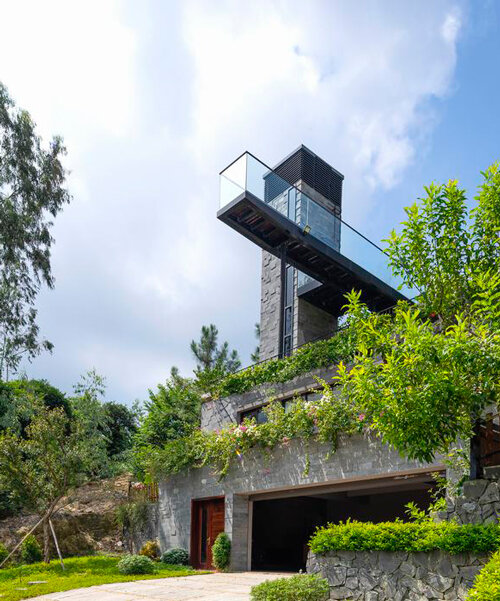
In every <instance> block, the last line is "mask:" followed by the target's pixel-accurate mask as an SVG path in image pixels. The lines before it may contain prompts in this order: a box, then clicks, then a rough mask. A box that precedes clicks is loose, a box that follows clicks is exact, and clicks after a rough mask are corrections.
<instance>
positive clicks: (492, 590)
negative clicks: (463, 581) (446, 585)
mask: <svg viewBox="0 0 500 601" xmlns="http://www.w3.org/2000/svg"><path fill="white" fill-rule="evenodd" d="M498 599H500V552H497V553H495V554H494V555H493V556H492V558H491V559H490V561H489V562H488V563H487V564H486V565H485V566H484V568H483V569H482V570H481V572H479V574H478V576H477V577H476V580H475V582H474V586H473V587H472V588H471V589H470V591H469V594H468V596H467V601H498Z"/></svg>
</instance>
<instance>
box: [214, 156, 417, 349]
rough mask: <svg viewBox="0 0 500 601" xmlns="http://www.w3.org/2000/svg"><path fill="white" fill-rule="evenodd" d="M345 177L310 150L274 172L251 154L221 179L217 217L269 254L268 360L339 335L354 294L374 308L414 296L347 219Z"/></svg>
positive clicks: (265, 297) (264, 314)
mask: <svg viewBox="0 0 500 601" xmlns="http://www.w3.org/2000/svg"><path fill="white" fill-rule="evenodd" d="M343 180H344V176H343V175H342V174H341V173H339V172H338V171H337V170H336V169H334V168H333V167H331V166H330V165H329V164H328V163H326V162H325V161H324V160H322V159H321V158H320V157H318V156H317V155H316V154H314V153H313V152H312V151H311V150H309V149H308V148H306V147H305V146H300V147H299V148H298V149H297V150H295V151H294V152H293V153H292V154H290V155H289V156H287V157H286V158H285V159H283V160H282V161H280V162H279V163H278V164H277V165H276V166H275V167H274V169H272V168H270V167H268V166H267V165H266V164H265V163H263V162H262V161H260V160H259V159H257V158H256V157H255V156H254V155H252V154H250V153H249V152H245V153H243V154H242V155H241V156H240V157H239V158H238V159H236V160H235V161H234V162H233V163H231V164H230V165H229V166H228V167H226V169H224V170H223V171H222V172H221V174H220V209H219V211H218V213H217V217H218V218H219V219H220V220H221V221H223V222H224V223H226V224H227V225H229V226H230V227H232V228H233V229H235V230H236V231H237V232H239V233H240V234H242V235H243V236H245V237H246V238H248V239H249V240H251V241H252V242H254V243H255V244H257V245H258V246H259V247H260V248H262V250H263V263H262V298H261V359H267V358H269V357H272V356H283V355H289V354H290V353H291V352H292V350H293V349H294V348H296V347H297V346H300V345H301V344H304V343H306V342H309V341H311V340H315V339H318V338H322V337H326V336H328V335H331V333H333V331H334V330H335V328H336V325H337V319H338V317H339V316H340V315H341V313H342V307H343V305H344V304H345V294H346V293H347V292H349V291H350V290H352V289H356V290H359V291H361V299H362V301H363V302H365V303H366V304H367V305H368V307H370V308H371V309H372V310H374V311H381V310H385V309H388V308H390V307H392V306H394V305H395V304H396V303H397V302H398V301H399V300H404V299H407V298H410V297H411V296H412V291H410V290H406V289H404V288H403V289H402V290H401V291H400V290H399V289H398V288H399V287H400V285H401V281H399V280H398V279H397V278H395V277H394V275H393V274H392V272H391V270H390V268H389V265H388V257H387V255H386V254H385V253H384V251H383V250H382V249H381V248H380V247H379V246H377V245H376V244H374V243H373V242H371V241H370V240H369V239H368V238H366V237H365V236H363V235H362V234H361V233H359V232H358V231H357V230H355V229H354V228H353V227H352V226H350V225H349V224H348V223H346V222H345V221H343V220H342V183H343Z"/></svg>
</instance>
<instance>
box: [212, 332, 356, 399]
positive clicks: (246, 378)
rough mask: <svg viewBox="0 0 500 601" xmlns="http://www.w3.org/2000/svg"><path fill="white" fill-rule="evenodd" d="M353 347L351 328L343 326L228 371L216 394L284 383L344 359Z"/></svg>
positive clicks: (347, 359)
mask: <svg viewBox="0 0 500 601" xmlns="http://www.w3.org/2000/svg"><path fill="white" fill-rule="evenodd" d="M355 347H356V339H355V333H354V330H351V329H350V328H345V329H344V330H342V331H340V332H337V334H335V336H333V337H332V338H329V339H328V340H318V341H316V342H311V343H309V344H305V345H304V346H301V347H300V348H299V349H297V350H296V351H295V353H294V354H293V355H291V356H290V357H285V358H283V359H271V360H269V361H264V362H262V363H257V364H256V365H253V366H251V367H248V368H247V369H244V370H241V371H239V372H236V373H234V374H229V375H228V376H227V377H226V378H224V380H222V382H221V383H220V385H219V387H218V390H217V391H216V396H219V397H225V396H228V395H230V394H241V393H242V392H246V391H247V390H250V389H251V388H253V387H254V386H258V385H259V384H265V383H268V382H272V383H275V382H287V381H288V380H291V379H292V378H295V377H296V376H299V375H301V374H303V373H306V372H309V371H311V370H313V369H318V368H320V367H328V366H330V365H333V364H335V363H338V362H339V361H341V360H342V361H344V362H347V361H349V360H350V359H351V358H352V357H353V355H354V350H355Z"/></svg>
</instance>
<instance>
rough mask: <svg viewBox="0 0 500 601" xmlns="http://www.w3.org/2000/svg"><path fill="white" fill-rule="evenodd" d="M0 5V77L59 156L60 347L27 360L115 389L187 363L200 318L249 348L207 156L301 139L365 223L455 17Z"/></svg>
mask: <svg viewBox="0 0 500 601" xmlns="http://www.w3.org/2000/svg"><path fill="white" fill-rule="evenodd" d="M0 17H1V20H2V36H0V80H2V81H3V82H4V83H6V84H7V85H8V87H9V89H10V91H11V93H12V95H13V96H14V98H15V99H16V101H17V102H18V103H19V104H20V105H21V106H24V107H26V108H27V109H29V110H30V111H31V112H32V114H33V116H34V118H35V120H36V121H37V122H38V123H39V124H40V127H41V131H42V133H43V134H44V135H45V136H47V135H48V134H52V133H61V134H63V135H64V137H65V140H66V143H67V146H68V150H69V155H68V165H69V166H70V168H71V169H72V176H71V180H70V183H71V189H72V192H73V195H74V201H73V202H72V204H71V205H70V206H69V207H68V208H67V209H66V210H65V211H64V213H63V214H62V215H61V216H60V217H58V219H57V223H56V229H55V237H56V240H57V244H56V247H55V249H54V254H53V259H54V260H53V264H54V270H55V275H56V289H55V291H54V292H50V293H47V294H44V295H43V296H42V297H41V298H40V320H41V325H42V331H43V333H44V334H45V335H47V336H48V337H49V338H50V339H51V340H52V341H53V342H54V343H55V354H54V355H53V356H52V357H51V356H48V355H44V356H42V357H41V358H40V359H38V360H37V361H36V362H35V363H34V365H33V366H31V367H28V371H29V373H30V374H33V375H38V376H43V377H47V378H49V379H50V380H52V381H53V382H54V383H55V384H56V385H59V386H62V387H63V388H65V389H67V390H69V389H70V387H71V384H72V383H74V382H75V381H76V380H77V378H78V375H79V374H80V373H81V372H83V371H84V370H85V369H88V368H90V367H93V366H95V367H96V368H97V369H98V370H99V371H101V372H102V373H103V374H104V375H105V376H107V378H108V382H109V384H110V388H111V394H112V396H114V397H115V398H117V399H118V400H127V399H128V400H132V399H133V398H135V397H136V396H143V397H144V395H145V389H146V387H147V386H148V385H150V386H154V385H155V383H156V382H157V381H160V380H161V379H162V378H164V377H165V376H166V375H167V374H168V372H169V368H170V366H171V365H172V364H178V365H179V366H180V367H181V368H182V369H183V370H185V371H187V370H188V369H189V365H190V363H191V358H190V356H189V350H188V344H189V341H190V340H191V338H193V337H194V336H196V335H197V333H198V332H199V328H200V326H201V325H202V324H203V323H209V322H214V323H216V324H217V325H218V326H219V328H220V330H221V333H222V336H223V337H224V338H227V339H229V340H230V342H231V343H232V344H233V345H234V346H237V347H238V348H239V349H240V350H242V354H243V355H244V359H245V360H247V359H248V354H249V351H250V350H253V347H254V346H255V340H254V339H253V323H254V322H255V321H256V319H257V318H258V308H259V307H258V304H259V298H260V292H259V289H258V287H259V270H260V254H259V251H258V249H257V247H255V246H254V245H252V244H250V243H249V242H247V241H246V240H245V239H243V238H242V237H240V236H238V235H237V234H235V233H234V232H232V231H231V230H230V229H229V228H227V227H225V226H223V225H222V224H220V223H219V222H218V221H217V220H216V218H215V212H216V210H217V206H218V203H217V195H218V178H217V174H218V172H219V171H220V169H222V168H223V167H224V166H225V164H227V163H229V162H230V161H231V160H232V159H233V158H235V157H236V156H237V154H239V153H240V152H241V151H242V150H244V149H249V150H252V151H254V152H255V153H256V154H257V155H260V156H261V158H262V159H263V160H265V161H268V162H272V161H277V160H279V159H280V158H281V157H282V156H284V155H285V154H287V153H289V152H290V151H291V150H292V149H293V148H294V147H296V146H298V145H299V144H300V143H304V144H306V145H308V146H310V147H311V148H312V150H314V151H315V152H317V153H318V154H320V155H321V156H322V157H323V158H325V159H326V160H327V161H329V162H330V163H331V164H333V165H334V166H335V167H336V168H338V169H339V170H341V171H343V172H344V174H345V176H346V180H345V190H346V192H347V194H348V195H349V202H346V203H345V207H346V209H345V211H346V213H347V218H348V220H350V221H353V222H354V224H356V225H358V226H362V225H363V220H365V221H366V220H368V219H369V211H368V209H369V208H370V193H371V192H372V191H373V190H377V189H381V188H382V189H384V188H390V187H391V186H394V185H395V184H396V183H397V182H398V181H400V179H401V178H402V176H403V174H404V173H405V170H407V169H408V168H409V166H410V165H411V164H412V162H414V161H415V160H416V159H417V158H418V156H419V152H420V145H421V143H422V142H423V141H427V140H429V136H430V134H431V133H432V129H433V127H434V126H435V123H436V117H435V114H434V113H433V111H432V110H431V108H430V107H429V103H430V101H432V99H433V98H436V97H437V98H442V97H445V96H446V95H447V94H448V93H449V90H450V86H451V82H452V79H453V74H454V69H455V63H456V45H457V39H458V35H459V33H460V29H461V26H462V24H461V22H462V17H461V14H460V12H459V10H458V9H457V8H456V6H455V2H454V1H453V0H442V1H436V2H432V3H429V2H427V3H409V2H400V1H397V2H396V1H395V2H385V3H382V4H381V3H379V2H376V1H369V0H367V1H366V2H363V3H362V4H359V3H352V2H347V1H345V2H342V1H338V2H329V1H326V0H325V1H319V0H308V1H307V2H304V1H303V0H301V1H300V2H299V1H298V0H286V1H285V0H282V1H278V0H275V1H271V0H254V1H253V2H250V3H244V2H241V1H240V0H217V1H215V2H205V1H191V0H182V1H179V2H174V1H173V0H172V1H170V2H168V3H164V2H161V1H160V0H157V1H156V2H149V3H136V2H134V1H133V0H129V1H126V0H125V1H124V2H120V1H119V0H101V1H97V0H93V1H87V2H81V1H80V2H78V1H72V2H68V1H67V0H45V1H44V2H39V1H36V0H32V1H30V0H19V1H18V2H14V3H13V2H11V1H7V0H0Z"/></svg>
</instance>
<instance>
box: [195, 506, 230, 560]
mask: <svg viewBox="0 0 500 601" xmlns="http://www.w3.org/2000/svg"><path fill="white" fill-rule="evenodd" d="M191 511H192V515H191V520H192V529H191V564H192V565H193V567H195V568H200V569H203V570H213V569H214V566H213V563H212V545H213V544H214V541H215V539H216V538H217V536H218V535H219V534H220V533H221V532H224V498H217V499H206V500H203V501H193V503H192V508H191Z"/></svg>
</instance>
